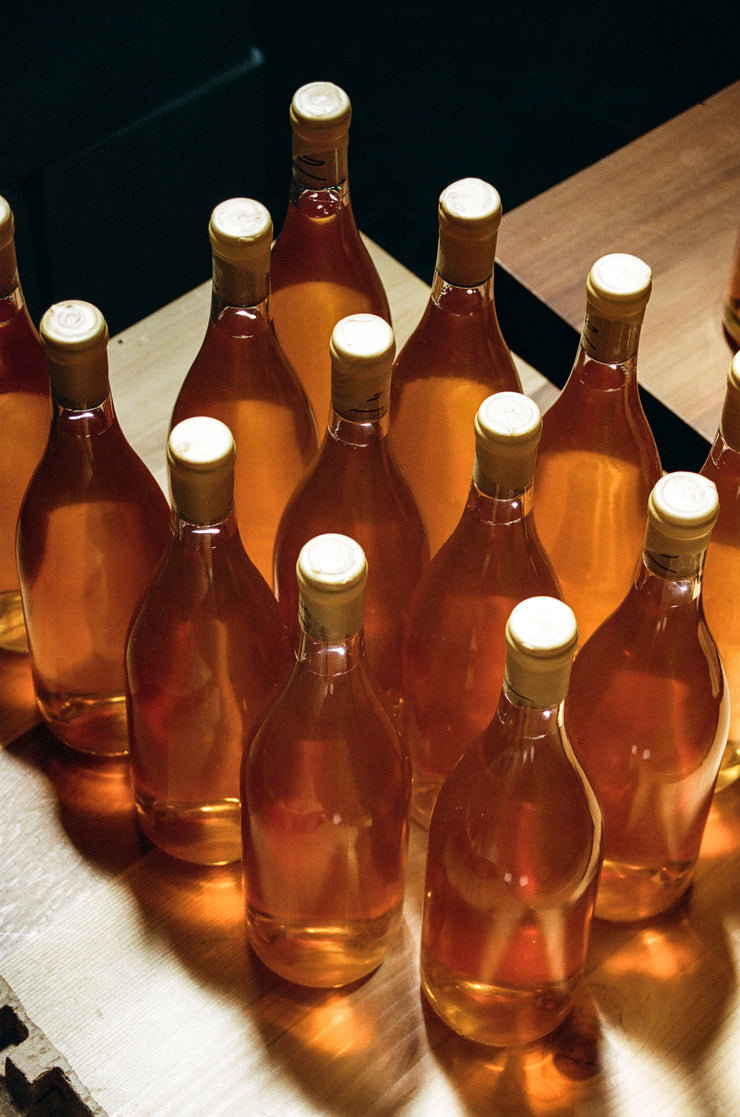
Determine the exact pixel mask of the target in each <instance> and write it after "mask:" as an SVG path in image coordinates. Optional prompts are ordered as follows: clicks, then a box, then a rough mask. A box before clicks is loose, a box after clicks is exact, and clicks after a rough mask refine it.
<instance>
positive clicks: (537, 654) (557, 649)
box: [506, 597, 578, 706]
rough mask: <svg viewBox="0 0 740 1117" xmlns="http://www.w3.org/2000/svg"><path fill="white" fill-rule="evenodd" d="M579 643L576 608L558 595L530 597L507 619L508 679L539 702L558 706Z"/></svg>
mask: <svg viewBox="0 0 740 1117" xmlns="http://www.w3.org/2000/svg"><path fill="white" fill-rule="evenodd" d="M577 643H578V626H577V624H576V618H575V615H574V613H573V610H572V609H571V608H570V606H569V605H566V604H565V602H563V601H559V600H558V599H557V598H555V597H528V598H525V600H524V601H520V602H519V604H518V605H515V606H514V608H513V609H512V611H511V614H510V616H509V619H508V621H507V623H506V679H507V682H508V684H509V686H510V688H511V689H512V690H513V691H514V693H515V694H518V695H519V696H520V697H521V698H524V699H526V700H528V701H529V702H532V703H533V704H534V705H535V706H557V705H559V703H560V702H562V700H563V699H564V698H565V695H566V693H567V691H568V682H569V680H570V668H571V663H572V660H573V655H574V653H575V650H576V644H577Z"/></svg>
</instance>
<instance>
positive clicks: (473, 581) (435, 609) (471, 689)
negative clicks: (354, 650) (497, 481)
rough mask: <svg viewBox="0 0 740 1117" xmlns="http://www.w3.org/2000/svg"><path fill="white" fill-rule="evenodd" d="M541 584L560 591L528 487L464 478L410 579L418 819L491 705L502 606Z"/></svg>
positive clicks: (502, 648) (407, 682) (410, 694)
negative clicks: (444, 526)
mask: <svg viewBox="0 0 740 1117" xmlns="http://www.w3.org/2000/svg"><path fill="white" fill-rule="evenodd" d="M541 594H544V595H547V596H550V597H560V587H559V585H558V582H557V579H556V577H555V574H554V572H553V569H552V566H551V565H550V562H549V560H548V558H547V556H546V555H545V553H544V551H543V550H542V546H541V544H540V541H539V537H538V535H537V530H536V528H535V525H534V519H533V513H532V494H531V490H530V491H528V492H527V493H526V494H522V493H519V494H517V495H516V496H510V497H509V498H508V499H507V498H504V497H500V498H494V497H490V496H486V495H485V494H484V493H482V492H480V491H479V490H478V489H477V488H476V487H475V486H473V487H472V488H471V491H470V496H469V498H468V504H467V507H466V509H465V512H464V513H463V516H462V518H461V520H460V523H459V524H458V526H457V528H456V530H455V532H454V533H453V535H452V537H451V538H450V539H449V540H448V541H447V543H445V545H444V546H443V547H442V549H441V550H440V551H438V552H437V554H436V555H435V556H434V558H433V559H432V562H431V564H430V566H429V567H428V569H427V570H426V572H425V573H424V575H423V577H422V579H421V582H420V583H419V586H418V589H417V591H416V594H415V595H414V599H413V602H412V606H411V611H410V614H409V620H408V627H407V635H406V640H405V644H404V656H403V691H402V702H401V713H402V727H403V736H404V739H405V741H406V743H407V744H408V746H409V750H410V752H411V759H412V762H413V768H414V784H413V797H412V804H411V812H412V815H413V817H414V818H415V819H416V820H417V821H418V822H420V823H421V824H422V825H423V826H427V825H428V824H429V816H430V814H431V811H432V807H433V806H434V800H435V799H436V796H437V792H438V791H439V788H440V786H441V784H442V781H443V780H444V778H445V776H446V775H447V773H448V772H449V771H450V769H451V768H452V766H453V765H454V764H455V762H456V761H457V760H458V759H459V757H460V756H461V755H462V753H463V752H464V751H465V749H466V748H467V747H468V745H469V744H471V743H472V742H473V741H474V740H475V738H476V737H477V736H478V734H479V733H481V732H482V731H483V730H484V729H485V728H486V726H487V725H488V724H489V722H490V721H491V718H492V717H493V715H494V713H495V711H496V706H497V705H498V700H499V696H500V694H501V682H502V680H503V677H504V665H505V662H506V641H505V637H504V632H505V628H506V622H507V620H508V618H509V614H510V612H511V610H512V609H513V607H514V605H516V604H517V602H519V601H522V600H523V599H524V598H525V597H532V596H537V595H541Z"/></svg>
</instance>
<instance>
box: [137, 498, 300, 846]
mask: <svg viewBox="0 0 740 1117" xmlns="http://www.w3.org/2000/svg"><path fill="white" fill-rule="evenodd" d="M286 663H287V641H286V634H285V630H284V628H283V625H282V623H281V621H280V616H279V612H278V608H277V603H276V601H275V598H274V597H273V595H272V593H271V591H270V589H269V587H268V585H267V584H266V582H265V581H264V579H263V578H262V576H261V575H260V574H259V572H258V571H257V569H256V567H255V566H254V564H253V563H252V562H251V561H250V559H249V558H248V557H247V555H246V553H245V551H244V548H243V546H242V543H241V539H240V536H239V531H238V528H237V525H236V518H235V516H234V513H233V512H231V513H230V514H229V515H228V516H226V517H224V518H223V519H221V520H219V521H218V522H216V523H213V524H208V525H199V524H195V523H191V522H189V521H187V520H185V519H183V518H181V517H180V516H178V515H177V513H176V512H173V515H172V534H171V539H170V544H169V548H168V551H167V555H166V557H165V560H164V562H163V564H162V566H161V568H160V570H159V573H158V575H157V577H156V578H155V580H154V582H153V583H152V585H151V587H150V588H149V590H148V591H147V594H146V596H145V598H144V600H143V602H142V604H141V606H140V608H139V610H138V612H137V615H136V618H135V620H134V622H133V625H132V627H131V632H130V635H129V639H128V642H127V648H126V674H127V697H128V715H129V729H130V742H131V768H132V775H133V782H134V792H135V800H136V808H137V813H138V817H139V822H140V825H141V826H142V829H143V830H144V832H145V833H146V834H147V835H148V836H149V838H151V840H152V841H153V842H154V843H155V844H156V845H158V846H159V847H160V848H162V849H164V850H165V851H166V852H167V853H170V854H172V855H173V856H175V857H179V858H182V859H183V860H186V861H194V862H197V863H200V864H210V865H214V864H224V863H227V862H230V861H237V860H239V858H240V857H241V818H240V805H239V795H240V790H239V778H240V771H241V763H242V756H243V751H244V748H245V745H246V743H247V741H248V739H249V735H250V732H251V730H252V728H253V721H254V719H255V718H256V716H257V715H258V712H259V711H260V710H261V709H262V707H263V705H264V704H265V702H266V701H267V698H268V696H269V695H270V693H271V691H272V690H273V688H274V687H275V686H276V685H277V682H278V679H279V678H280V676H281V674H282V671H283V670H284V669H285V666H286Z"/></svg>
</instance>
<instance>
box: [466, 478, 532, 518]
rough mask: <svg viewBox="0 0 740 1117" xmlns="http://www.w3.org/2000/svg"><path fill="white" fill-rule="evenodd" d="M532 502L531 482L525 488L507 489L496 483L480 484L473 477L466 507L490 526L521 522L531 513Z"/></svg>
mask: <svg viewBox="0 0 740 1117" xmlns="http://www.w3.org/2000/svg"><path fill="white" fill-rule="evenodd" d="M533 504H534V489H533V486H532V484H530V485H528V486H527V488H524V489H522V488H517V489H508V488H504V487H503V486H497V485H493V486H490V485H480V484H479V483H478V482H477V481H476V480H475V479H474V480H473V483H472V485H471V486H470V492H469V494H468V502H467V508H468V509H469V510H470V511H472V512H474V513H475V515H476V518H477V519H478V520H479V521H480V522H481V523H485V524H489V525H490V526H491V527H498V526H502V527H505V526H506V525H507V524H517V523H522V521H523V520H524V519H525V518H526V517H527V516H529V515H530V514H531V512H532V508H533Z"/></svg>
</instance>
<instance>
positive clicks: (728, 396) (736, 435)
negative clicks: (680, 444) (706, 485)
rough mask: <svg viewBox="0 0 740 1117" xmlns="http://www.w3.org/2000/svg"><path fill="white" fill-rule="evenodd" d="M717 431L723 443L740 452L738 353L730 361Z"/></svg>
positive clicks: (739, 355) (739, 354) (739, 371)
mask: <svg viewBox="0 0 740 1117" xmlns="http://www.w3.org/2000/svg"><path fill="white" fill-rule="evenodd" d="M719 429H720V431H721V432H722V437H723V438H724V440H725V442H727V444H728V445H729V446H731V447H732V448H733V450H740V352H738V353H736V354H735V356H734V357H733V358H732V360H731V361H730V368H729V371H728V373H727V386H726V389H725V399H724V403H723V405H722V418H721V420H720V426H719Z"/></svg>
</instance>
